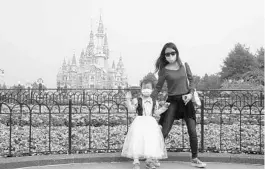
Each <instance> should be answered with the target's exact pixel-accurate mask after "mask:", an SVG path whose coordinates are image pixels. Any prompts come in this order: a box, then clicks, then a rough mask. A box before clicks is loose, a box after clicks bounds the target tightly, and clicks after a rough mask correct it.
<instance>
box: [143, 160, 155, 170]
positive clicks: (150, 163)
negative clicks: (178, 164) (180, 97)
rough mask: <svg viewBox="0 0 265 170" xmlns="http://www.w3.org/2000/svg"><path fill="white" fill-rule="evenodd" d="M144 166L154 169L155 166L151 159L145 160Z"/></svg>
mask: <svg viewBox="0 0 265 170" xmlns="http://www.w3.org/2000/svg"><path fill="white" fill-rule="evenodd" d="M145 167H146V168H147V169H156V166H155V164H154V162H153V161H148V162H146V164H145Z"/></svg>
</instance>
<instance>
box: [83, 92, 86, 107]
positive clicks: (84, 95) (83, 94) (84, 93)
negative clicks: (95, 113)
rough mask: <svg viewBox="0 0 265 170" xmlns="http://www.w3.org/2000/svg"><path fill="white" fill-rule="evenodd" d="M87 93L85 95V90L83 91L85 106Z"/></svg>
mask: <svg viewBox="0 0 265 170" xmlns="http://www.w3.org/2000/svg"><path fill="white" fill-rule="evenodd" d="M85 95H86V93H85V90H83V104H85V101H86V96H85Z"/></svg>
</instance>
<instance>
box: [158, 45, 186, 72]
mask: <svg viewBox="0 0 265 170" xmlns="http://www.w3.org/2000/svg"><path fill="white" fill-rule="evenodd" d="M167 48H172V49H173V50H175V51H176V55H177V57H176V61H177V62H178V64H179V66H182V62H181V60H180V58H179V51H178V49H177V47H176V45H175V44H174V43H172V42H169V43H166V44H165V45H164V47H163V48H162V51H161V53H160V56H159V57H158V59H157V60H156V64H155V73H156V72H158V71H160V70H161V69H162V68H164V67H165V66H166V65H167V64H168V61H167V60H166V57H165V51H166V49H167Z"/></svg>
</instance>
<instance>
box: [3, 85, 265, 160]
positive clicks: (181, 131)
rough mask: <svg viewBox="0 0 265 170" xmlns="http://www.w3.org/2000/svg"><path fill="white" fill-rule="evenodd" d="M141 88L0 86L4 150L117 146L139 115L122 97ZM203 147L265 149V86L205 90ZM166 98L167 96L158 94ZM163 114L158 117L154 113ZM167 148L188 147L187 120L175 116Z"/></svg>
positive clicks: (6, 152)
mask: <svg viewBox="0 0 265 170" xmlns="http://www.w3.org/2000/svg"><path fill="white" fill-rule="evenodd" d="M128 90H130V91H132V93H133V96H137V95H139V92H140V91H139V90H140V89H105V90H91V89H67V90H59V91H58V90H57V89H47V90H45V91H43V90H39V89H13V90H0V131H1V133H0V134H1V136H0V155H3V156H23V155H36V154H52V153H68V154H71V153H89V152H117V151H120V150H121V149H122V144H123V141H124V139H125V136H126V133H127V131H128V128H129V126H130V123H131V122H132V121H133V119H134V117H135V116H136V114H135V113H133V112H128V110H127V107H126V105H125V103H124V101H125V98H124V94H125V92H126V91H128ZM201 99H202V106H201V107H199V108H196V110H197V114H196V117H197V124H198V126H197V133H198V139H199V142H200V143H199V150H200V151H201V152H204V151H212V152H231V153H240V152H245V153H256V154H264V92H263V91H254V90H251V91H250V90H205V91H201ZM159 100H163V96H159ZM156 119H159V117H156ZM166 145H167V147H168V150H169V151H189V149H190V147H189V137H188V134H187V129H186V127H185V122H184V121H182V120H179V121H175V122H174V126H173V127H172V130H171V132H170V134H169V136H168V138H167V139H166Z"/></svg>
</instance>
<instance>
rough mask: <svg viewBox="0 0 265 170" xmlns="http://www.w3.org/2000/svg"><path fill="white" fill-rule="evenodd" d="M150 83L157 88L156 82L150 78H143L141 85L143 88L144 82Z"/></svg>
mask: <svg viewBox="0 0 265 170" xmlns="http://www.w3.org/2000/svg"><path fill="white" fill-rule="evenodd" d="M148 83H150V84H151V85H152V88H155V83H154V81H152V80H150V79H143V80H142V81H141V82H140V87H141V88H142V87H143V85H144V84H148Z"/></svg>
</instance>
